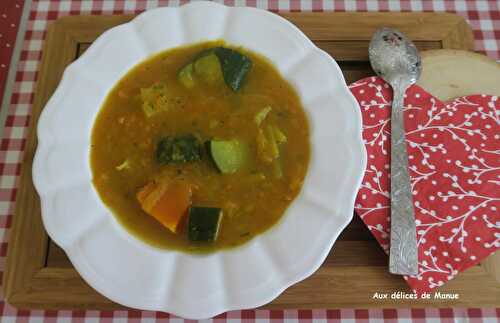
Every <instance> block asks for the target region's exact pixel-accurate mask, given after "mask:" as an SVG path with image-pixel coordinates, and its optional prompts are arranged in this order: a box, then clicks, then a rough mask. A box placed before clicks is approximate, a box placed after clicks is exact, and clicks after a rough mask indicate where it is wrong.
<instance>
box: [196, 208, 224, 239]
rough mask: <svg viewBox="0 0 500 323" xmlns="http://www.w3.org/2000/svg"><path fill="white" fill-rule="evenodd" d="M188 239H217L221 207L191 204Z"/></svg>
mask: <svg viewBox="0 0 500 323" xmlns="http://www.w3.org/2000/svg"><path fill="white" fill-rule="evenodd" d="M188 213H189V219H188V239H189V240H191V241H203V242H211V241H215V240H217V235H218V233H219V227H220V222H221V219H222V209H220V208H216V207H199V206H192V207H190V208H189V212H188Z"/></svg>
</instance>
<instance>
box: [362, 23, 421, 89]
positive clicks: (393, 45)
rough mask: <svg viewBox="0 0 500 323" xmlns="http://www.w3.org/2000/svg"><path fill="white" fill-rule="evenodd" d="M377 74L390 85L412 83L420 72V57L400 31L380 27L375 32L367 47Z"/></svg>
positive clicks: (407, 84)
mask: <svg viewBox="0 0 500 323" xmlns="http://www.w3.org/2000/svg"><path fill="white" fill-rule="evenodd" d="M368 52H369V55H370V63H371V65H372V68H373V70H374V71H375V73H377V75H379V76H380V77H382V78H383V79H384V81H386V82H387V83H389V84H391V85H393V86H394V85H396V83H403V84H405V85H406V86H409V85H411V84H414V83H416V82H417V80H418V79H419V77H420V74H421V73H422V63H421V58H420V55H419V53H418V50H417V48H416V47H415V45H414V44H413V43H412V42H411V41H410V40H409V39H407V38H406V37H405V36H404V35H403V34H402V33H401V32H399V31H397V30H395V29H391V28H382V29H379V30H377V31H376V32H375V34H374V35H373V37H372V40H371V42H370V46H369V49H368Z"/></svg>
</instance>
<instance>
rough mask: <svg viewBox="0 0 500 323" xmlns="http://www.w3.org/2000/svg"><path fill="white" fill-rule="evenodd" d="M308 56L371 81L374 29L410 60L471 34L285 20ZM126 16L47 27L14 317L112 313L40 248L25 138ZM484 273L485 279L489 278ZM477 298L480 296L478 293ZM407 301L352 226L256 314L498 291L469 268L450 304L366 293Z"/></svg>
mask: <svg viewBox="0 0 500 323" xmlns="http://www.w3.org/2000/svg"><path fill="white" fill-rule="evenodd" d="M282 16H283V17H285V18H286V19H288V20H290V21H291V22H292V23H294V24H295V25H297V27H299V28H300V29H301V30H302V31H303V32H304V33H305V34H306V35H307V36H308V37H309V38H311V40H313V41H314V42H315V43H316V45H317V46H319V47H320V48H322V49H324V50H325V51H327V52H328V53H329V54H331V55H332V56H333V57H334V58H335V59H336V60H337V62H338V63H339V65H340V66H341V68H342V70H343V73H344V76H345V78H346V81H347V82H348V83H349V82H353V81H355V80H357V79H359V78H362V77H365V76H368V75H372V74H373V72H372V71H371V69H370V65H369V63H368V54H367V48H368V42H369V40H370V38H371V35H372V33H373V31H374V30H375V29H377V28H379V27H382V26H390V27H395V28H398V29H400V30H401V31H402V32H404V33H405V34H406V35H407V36H408V37H409V38H411V39H413V40H415V43H416V45H417V47H418V48H419V49H420V50H425V49H439V48H456V49H467V50H472V48H473V39H472V32H471V30H470V28H469V26H468V25H467V23H466V22H465V20H464V19H463V18H461V17H459V16H455V15H451V14H436V13H287V14H282ZM131 18H132V16H69V17H64V18H61V19H59V20H58V21H56V22H54V23H52V24H51V25H50V26H49V29H48V32H47V37H46V40H45V43H44V48H43V54H42V63H41V68H40V72H39V77H38V84H37V88H36V94H35V102H34V105H33V108H32V117H31V119H30V121H31V122H30V133H29V137H28V141H27V145H26V152H25V156H24V162H23V165H22V172H21V181H20V187H19V190H18V195H17V204H16V209H15V214H14V218H13V221H14V223H13V227H12V232H11V238H10V242H9V248H8V259H7V268H6V273H5V277H4V291H5V296H6V299H7V301H8V302H9V303H10V304H12V305H14V306H16V307H19V308H45V309H63V308H64V309H69V308H74V309H76V308H79V309H114V308H120V305H117V304H114V303H113V302H111V301H110V300H108V299H106V298H105V297H103V296H101V295H100V294H98V293H97V292H96V291H94V290H93V289H92V288H91V287H89V286H88V285H87V284H86V283H85V282H84V281H83V280H82V279H81V277H80V276H79V275H78V273H77V272H76V271H75V270H74V269H73V267H72V265H71V263H70V262H69V260H68V259H67V257H66V255H65V254H64V252H63V251H62V250H61V249H60V248H59V247H57V246H56V245H55V244H54V243H52V242H51V241H50V239H49V238H48V237H47V234H46V233H45V231H44V229H43V226H42V222H41V218H40V201H39V198H38V195H37V194H36V191H35V189H34V187H33V183H32V180H31V165H32V160H33V155H34V152H35V149H36V133H35V131H34V129H35V127H36V124H37V120H38V117H39V115H40V112H41V111H42V108H43V106H44V105H45V103H46V102H47V100H48V99H49V97H50V96H51V94H52V93H53V91H54V90H55V88H56V86H57V84H58V82H59V80H60V78H61V75H62V72H63V70H64V68H65V67H66V66H67V65H68V64H69V63H71V62H72V61H73V60H75V59H76V58H77V57H78V56H80V55H81V54H82V53H83V52H84V51H85V49H86V48H88V46H89V45H90V44H91V43H92V41H94V40H95V39H96V38H97V37H98V36H99V35H100V34H101V33H102V32H104V31H105V30H107V29H109V28H111V27H113V26H115V25H118V24H121V23H124V22H127V21H129V20H130V19H131ZM490 272H491V270H490ZM478 290H480V291H481V293H478ZM397 291H406V292H409V289H408V287H407V285H406V284H405V282H404V280H403V279H402V278H401V277H399V276H393V275H390V274H389V273H388V271H387V257H386V256H385V254H384V253H383V252H382V250H381V249H380V247H379V246H378V244H377V243H376V241H374V240H373V237H372V236H371V235H370V233H369V232H368V230H367V229H366V228H365V226H364V225H363V223H362V222H361V220H360V219H359V218H358V217H357V216H355V217H354V218H353V220H352V222H351V224H350V225H349V226H348V227H347V229H346V230H345V231H344V232H343V233H342V235H341V237H340V238H339V241H337V242H336V243H335V245H334V247H333V249H332V251H331V253H330V255H329V256H328V257H327V259H326V260H325V262H324V264H323V265H322V266H321V268H320V269H319V270H318V271H317V272H316V273H315V274H313V275H312V276H311V277H309V278H308V279H306V280H304V281H302V282H300V283H298V284H296V285H294V286H292V287H290V288H289V289H287V290H286V291H285V292H284V293H283V294H282V295H280V296H279V297H278V298H277V299H275V300H274V301H273V302H272V303H270V304H268V305H266V306H265V307H266V308H280V309H282V308H347V307H349V308H366V307H409V306H411V307H424V306H426V307H427V306H436V307H447V306H462V307H463V306H467V307H475V306H477V307H479V306H481V307H484V306H497V305H498V299H499V295H500V286H499V284H498V283H496V282H495V280H494V278H493V277H492V276H491V275H490V274H488V273H487V272H486V271H485V270H484V268H483V267H481V266H476V267H474V268H471V269H469V270H467V271H466V272H464V273H462V274H461V275H459V277H458V278H456V279H454V280H453V281H451V282H449V283H448V284H446V285H445V286H444V287H442V288H440V289H439V291H441V292H451V293H458V294H459V295H460V298H459V299H458V300H451V301H450V300H430V301H424V300H419V301H401V300H391V299H388V300H385V301H380V300H375V299H373V298H372V296H373V294H374V293H375V292H388V293H392V292H397Z"/></svg>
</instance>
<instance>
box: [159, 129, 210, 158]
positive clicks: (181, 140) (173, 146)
mask: <svg viewBox="0 0 500 323" xmlns="http://www.w3.org/2000/svg"><path fill="white" fill-rule="evenodd" d="M200 159H201V144H200V142H199V141H198V139H196V137H195V136H193V135H183V136H176V137H164V138H162V139H160V141H159V142H158V146H157V148H156V160H157V161H158V162H159V163H160V164H169V163H186V162H190V161H196V160H200Z"/></svg>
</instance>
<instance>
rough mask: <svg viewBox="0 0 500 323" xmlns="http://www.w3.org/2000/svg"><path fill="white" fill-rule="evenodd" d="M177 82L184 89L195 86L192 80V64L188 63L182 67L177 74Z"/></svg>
mask: <svg viewBox="0 0 500 323" xmlns="http://www.w3.org/2000/svg"><path fill="white" fill-rule="evenodd" d="M177 77H178V79H179V82H181V84H182V85H184V86H185V87H186V88H188V89H190V88H192V87H193V86H194V85H195V81H194V78H193V63H190V64H188V65H186V66H184V67H183V68H182V69H181V70H180V71H179V74H178V76H177Z"/></svg>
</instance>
